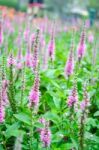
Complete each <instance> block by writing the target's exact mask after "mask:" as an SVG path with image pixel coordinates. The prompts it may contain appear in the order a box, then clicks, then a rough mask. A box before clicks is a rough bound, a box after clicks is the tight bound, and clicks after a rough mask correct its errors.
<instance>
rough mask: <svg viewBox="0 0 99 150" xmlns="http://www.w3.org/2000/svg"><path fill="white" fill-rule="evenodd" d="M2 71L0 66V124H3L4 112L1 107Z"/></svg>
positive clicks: (2, 106)
mask: <svg viewBox="0 0 99 150" xmlns="http://www.w3.org/2000/svg"><path fill="white" fill-rule="evenodd" d="M1 77H2V70H1V66H0V123H3V122H4V117H5V111H4V105H3V100H2V98H3V97H2V78H1Z"/></svg>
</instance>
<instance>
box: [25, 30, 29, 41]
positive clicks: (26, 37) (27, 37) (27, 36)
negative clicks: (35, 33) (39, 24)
mask: <svg viewBox="0 0 99 150" xmlns="http://www.w3.org/2000/svg"><path fill="white" fill-rule="evenodd" d="M29 34H30V30H29V29H28V28H27V29H26V30H25V31H24V40H25V41H26V42H28V39H29Z"/></svg>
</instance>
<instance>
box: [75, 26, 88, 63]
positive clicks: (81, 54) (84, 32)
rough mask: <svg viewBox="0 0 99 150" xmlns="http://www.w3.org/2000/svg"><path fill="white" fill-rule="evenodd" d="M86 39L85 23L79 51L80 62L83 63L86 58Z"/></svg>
mask: <svg viewBox="0 0 99 150" xmlns="http://www.w3.org/2000/svg"><path fill="white" fill-rule="evenodd" d="M85 38H86V27H85V23H84V26H83V30H82V33H81V37H80V41H79V44H78V49H77V55H78V60H79V62H80V61H81V59H82V58H83V57H84V54H85V49H86V45H85Z"/></svg>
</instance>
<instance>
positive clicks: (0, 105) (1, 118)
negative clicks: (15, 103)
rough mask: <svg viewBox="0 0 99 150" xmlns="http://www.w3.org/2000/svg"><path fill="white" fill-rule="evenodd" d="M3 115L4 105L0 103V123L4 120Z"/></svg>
mask: <svg viewBox="0 0 99 150" xmlns="http://www.w3.org/2000/svg"><path fill="white" fill-rule="evenodd" d="M4 117H5V112H4V107H3V106H2V104H0V123H3V122H4Z"/></svg>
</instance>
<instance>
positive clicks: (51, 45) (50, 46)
mask: <svg viewBox="0 0 99 150" xmlns="http://www.w3.org/2000/svg"><path fill="white" fill-rule="evenodd" d="M48 54H49V57H50V59H51V61H54V59H55V39H54V33H53V31H52V34H51V39H50V41H49V43H48Z"/></svg>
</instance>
